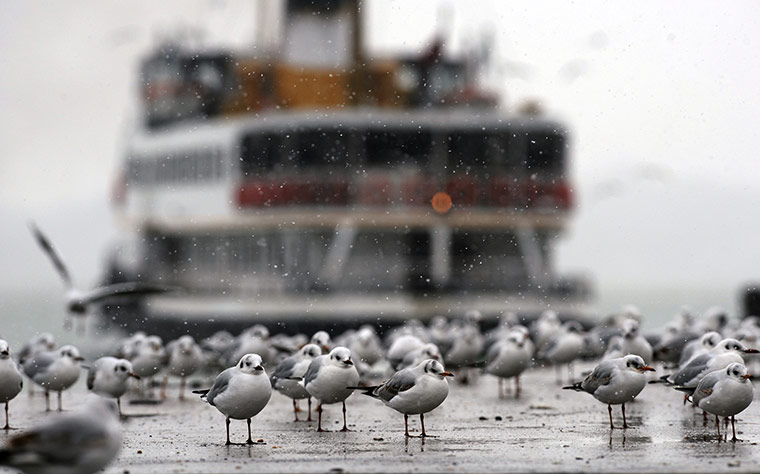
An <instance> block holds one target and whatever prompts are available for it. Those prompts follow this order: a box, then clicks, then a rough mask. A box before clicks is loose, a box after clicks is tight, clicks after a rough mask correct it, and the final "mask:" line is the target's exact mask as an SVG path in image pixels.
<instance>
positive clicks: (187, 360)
mask: <svg viewBox="0 0 760 474" xmlns="http://www.w3.org/2000/svg"><path fill="white" fill-rule="evenodd" d="M166 352H167V355H168V357H169V362H168V363H167V367H166V375H165V376H164V380H163V382H162V383H161V399H162V400H166V384H167V383H168V382H169V375H174V376H177V377H180V381H179V399H180V400H184V399H185V381H186V378H187V377H188V376H190V375H192V374H194V373H195V372H196V371H197V370H198V369H200V368H201V365H203V360H204V357H203V349H201V347H200V346H199V345H198V344H196V343H195V339H193V337H192V336H189V335H187V334H185V335H184V336H181V337H180V338H179V339H177V340H174V341H172V342H170V343H169V344H168V345H167V346H166ZM244 355H245V354H244ZM241 357H242V356H241Z"/></svg>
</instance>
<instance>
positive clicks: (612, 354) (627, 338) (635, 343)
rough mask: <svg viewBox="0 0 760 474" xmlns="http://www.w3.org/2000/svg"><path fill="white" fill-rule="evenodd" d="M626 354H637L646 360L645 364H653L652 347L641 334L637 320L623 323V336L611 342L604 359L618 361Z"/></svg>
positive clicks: (614, 338) (627, 320)
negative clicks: (617, 359)
mask: <svg viewBox="0 0 760 474" xmlns="http://www.w3.org/2000/svg"><path fill="white" fill-rule="evenodd" d="M626 354H636V355H638V356H641V358H642V359H644V362H646V363H650V362H652V360H653V359H652V345H651V344H649V342H647V340H646V338H644V336H642V335H641V334H640V333H639V322H638V321H636V320H635V319H626V320H625V321H623V334H622V336H615V337H613V338H612V339H611V340H610V343H609V347H608V348H607V351H606V352H605V353H604V355H603V356H602V359H616V358H618V357H623V356H624V355H626Z"/></svg>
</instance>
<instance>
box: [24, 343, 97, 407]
mask: <svg viewBox="0 0 760 474" xmlns="http://www.w3.org/2000/svg"><path fill="white" fill-rule="evenodd" d="M83 360H84V358H83V357H82V356H81V355H79V350H78V349H77V348H76V347H74V346H72V345H65V346H61V347H60V348H58V349H57V350H55V351H49V352H40V353H38V354H37V355H35V356H33V357H31V358H28V359H26V360H25V361H24V363H23V365H22V368H23V370H24V373H25V374H26V376H27V377H29V378H30V379H31V380H32V382H34V383H36V384H37V385H39V386H40V387H42V388H44V389H45V411H50V390H52V391H54V392H58V411H62V410H63V407H62V406H61V393H62V392H63V391H64V390H66V389H67V388H69V387H71V386H72V385H74V383H76V381H77V380H79V373H80V372H81V370H82V361H83Z"/></svg>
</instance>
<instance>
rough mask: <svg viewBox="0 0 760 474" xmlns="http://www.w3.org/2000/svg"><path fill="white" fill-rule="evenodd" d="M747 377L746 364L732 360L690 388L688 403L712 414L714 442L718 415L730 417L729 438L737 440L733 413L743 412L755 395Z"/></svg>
mask: <svg viewBox="0 0 760 474" xmlns="http://www.w3.org/2000/svg"><path fill="white" fill-rule="evenodd" d="M750 377H751V376H750V374H749V373H748V372H747V367H745V366H744V365H743V364H740V363H737V362H732V363H731V364H728V366H726V367H725V368H723V369H720V370H716V371H714V372H710V373H709V374H707V375H705V376H704V377H703V378H702V380H700V382H699V383H698V384H697V386H696V388H695V389H694V391H693V393H692V395H691V402H692V403H693V404H694V405H696V406H698V407H699V408H701V409H703V410H704V411H706V412H707V413H710V414H712V415H715V426H716V427H717V428H718V441H720V422H719V421H718V417H719V416H722V417H724V418H727V417H729V416H730V417H731V430H732V431H733V437H732V438H731V441H733V442H736V441H738V439H737V438H736V418H735V416H736V415H737V414H738V413H740V412H742V411H744V410H745V409H746V408H747V407H748V406H749V405H750V404H751V403H752V400H753V399H754V398H755V391H754V389H753V388H752V382H750V380H749V379H750ZM687 390H690V389H687Z"/></svg>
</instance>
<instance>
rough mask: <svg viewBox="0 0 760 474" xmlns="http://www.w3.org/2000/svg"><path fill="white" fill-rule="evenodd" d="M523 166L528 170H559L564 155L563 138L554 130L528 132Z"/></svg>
mask: <svg viewBox="0 0 760 474" xmlns="http://www.w3.org/2000/svg"><path fill="white" fill-rule="evenodd" d="M527 138H528V143H527V148H528V154H527V157H526V159H525V167H526V168H527V169H528V171H529V172H534V171H561V170H562V164H563V161H564V156H565V138H564V137H563V136H562V135H560V134H558V133H555V132H549V133H547V132H533V133H529V134H528V137H527Z"/></svg>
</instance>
